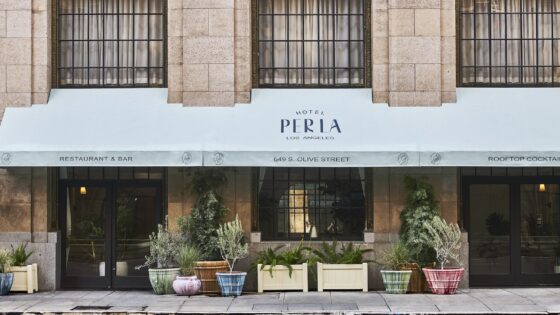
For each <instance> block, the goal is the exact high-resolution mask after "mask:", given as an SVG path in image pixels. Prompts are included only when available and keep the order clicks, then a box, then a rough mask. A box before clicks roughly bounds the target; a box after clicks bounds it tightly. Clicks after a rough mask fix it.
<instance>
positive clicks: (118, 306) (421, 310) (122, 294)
mask: <svg viewBox="0 0 560 315" xmlns="http://www.w3.org/2000/svg"><path fill="white" fill-rule="evenodd" d="M0 313H12V314H14V313H30V314H31V313H33V314H41V313H43V314H46V313H74V314H76V313H88V314H100V313H134V314H147V313H162V314H173V313H191V314H193V313H194V314H207V313H212V314H223V313H229V314H280V313H292V314H333V315H334V314H336V315H345V314H560V288H516V289H469V290H463V291H460V292H459V293H458V294H456V295H432V294H406V295H395V294H386V293H384V292H368V293H362V292H309V293H302V292H270V293H264V294H257V293H248V294H245V295H243V296H240V297H237V298H231V297H218V296H214V297H209V296H202V295H199V296H193V297H180V296H174V295H163V296H162V295H155V294H153V293H152V292H150V291H55V292H41V293H35V294H11V295H8V296H0Z"/></svg>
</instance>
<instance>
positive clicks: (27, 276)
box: [10, 243, 39, 293]
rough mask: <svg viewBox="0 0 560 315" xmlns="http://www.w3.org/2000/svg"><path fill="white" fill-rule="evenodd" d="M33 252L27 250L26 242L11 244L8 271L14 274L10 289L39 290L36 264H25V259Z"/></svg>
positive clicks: (28, 291)
mask: <svg viewBox="0 0 560 315" xmlns="http://www.w3.org/2000/svg"><path fill="white" fill-rule="evenodd" d="M32 254H33V252H28V251H27V243H24V244H20V245H18V246H17V247H15V248H14V247H13V246H12V253H11V255H12V267H11V268H10V272H12V273H13V274H14V281H13V284H12V289H11V291H23V292H27V293H33V292H34V291H38V290H39V282H38V279H37V264H27V260H28V259H29V257H31V255H32Z"/></svg>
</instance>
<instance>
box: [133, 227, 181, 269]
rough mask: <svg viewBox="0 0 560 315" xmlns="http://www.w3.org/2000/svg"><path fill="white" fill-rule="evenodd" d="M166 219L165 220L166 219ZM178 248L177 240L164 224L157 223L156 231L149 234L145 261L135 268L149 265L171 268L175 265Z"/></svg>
mask: <svg viewBox="0 0 560 315" xmlns="http://www.w3.org/2000/svg"><path fill="white" fill-rule="evenodd" d="M166 221H167V220H166ZM178 250H179V242H178V241H177V239H176V238H175V236H173V234H172V233H170V232H169V231H168V229H167V223H166V224H165V226H163V225H161V224H158V232H157V233H155V232H154V233H152V234H151V235H150V255H149V256H146V262H145V263H144V264H142V265H139V266H136V269H141V268H144V267H150V266H152V265H155V267H156V268H161V269H165V268H173V267H175V266H177V263H176V262H177V252H178Z"/></svg>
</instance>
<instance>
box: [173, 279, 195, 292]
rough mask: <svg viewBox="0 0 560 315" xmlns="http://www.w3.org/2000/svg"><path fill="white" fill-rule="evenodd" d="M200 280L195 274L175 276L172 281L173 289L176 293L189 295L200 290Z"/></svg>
mask: <svg viewBox="0 0 560 315" xmlns="http://www.w3.org/2000/svg"><path fill="white" fill-rule="evenodd" d="M200 285H201V284H200V280H198V278H197V277H196V276H191V277H180V276H177V278H176V279H175V281H173V290H174V291H175V293H177V295H186V296H191V295H195V294H197V293H198V290H200Z"/></svg>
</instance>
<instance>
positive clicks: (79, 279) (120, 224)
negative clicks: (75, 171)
mask: <svg viewBox="0 0 560 315" xmlns="http://www.w3.org/2000/svg"><path fill="white" fill-rule="evenodd" d="M59 205H60V209H59V222H60V228H61V232H62V253H61V257H62V264H61V265H62V270H61V271H62V279H61V280H62V281H61V285H62V287H63V288H149V287H150V284H149V281H148V277H147V270H146V269H142V270H136V269H135V266H137V265H140V264H142V263H143V262H144V257H145V256H146V255H147V254H149V239H148V235H149V234H150V233H151V232H153V231H155V230H156V229H157V224H158V223H159V222H162V213H163V211H162V209H163V207H162V181H161V180H74V179H72V180H60V181H59Z"/></svg>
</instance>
